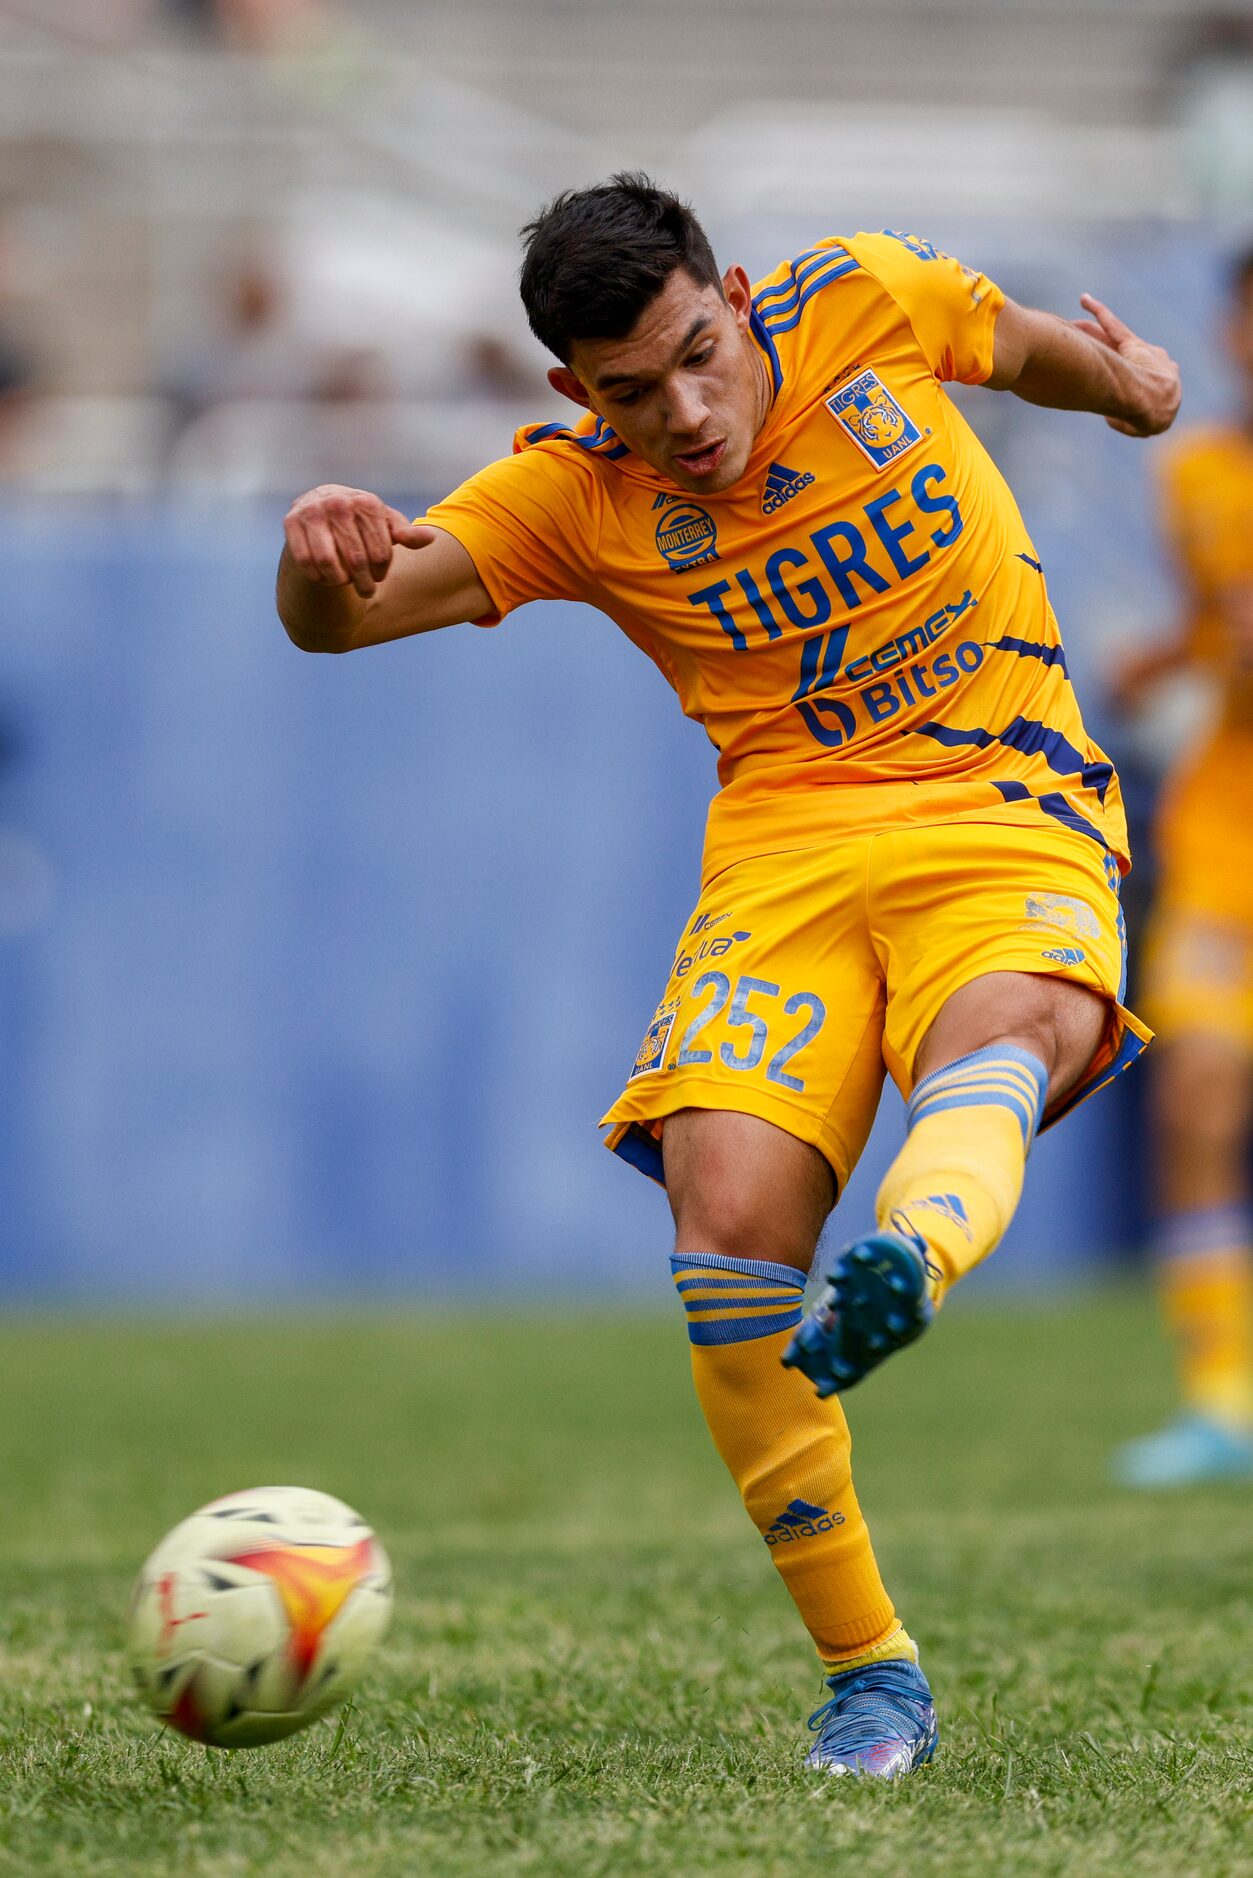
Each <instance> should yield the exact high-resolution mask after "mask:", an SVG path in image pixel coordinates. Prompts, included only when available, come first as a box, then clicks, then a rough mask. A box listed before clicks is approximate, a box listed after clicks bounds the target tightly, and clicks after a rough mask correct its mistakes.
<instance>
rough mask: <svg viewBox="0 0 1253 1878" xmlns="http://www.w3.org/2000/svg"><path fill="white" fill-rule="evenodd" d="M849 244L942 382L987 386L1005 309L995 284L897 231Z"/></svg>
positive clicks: (860, 237) (856, 237) (918, 239)
mask: <svg viewBox="0 0 1253 1878" xmlns="http://www.w3.org/2000/svg"><path fill="white" fill-rule="evenodd" d="M844 245H845V247H846V248H847V249H848V251H849V253H850V254H852V255H854V256H855V257H856V259H857V261H858V262H859V263H860V265H861V266H862V267H863V268H864V269H865V270H866V272H867V273H868V274H870V275H872V276H873V278H874V279H875V280H877V281H878V283H879V285H880V286H881V287H882V288H883V290H884V292H885V293H889V294H890V295H891V296H892V298H893V300H895V301H896V303H897V305H898V306H899V307H900V309H901V311H902V312H903V313H904V315H905V317H906V318H907V319H908V321H909V323H910V325H911V326H912V327H913V330H914V336H915V338H916V339H917V341H918V344H919V345H920V346H921V347H922V350H923V352H924V353H925V354H926V357H927V362H928V364H929V365H930V367H931V369H932V371H933V372H934V373H935V375H936V377H937V378H939V379H942V380H944V381H945V382H949V381H952V380H956V381H957V382H958V383H960V384H963V385H981V384H982V383H983V381H984V379H985V378H987V376H988V374H989V373H990V372H991V370H992V357H993V351H992V349H993V340H994V337H995V333H996V316H997V314H998V313H999V312H1000V310H1001V308H1002V307H1003V306H1004V304H1005V295H1004V294H1003V293H1002V292H1001V290H1000V288H999V287H998V286H997V285H996V284H995V282H993V281H990V280H989V279H988V277H987V275H986V274H980V273H978V272H977V271H976V270H975V269H974V268H971V267H965V266H964V265H963V264H962V262H960V261H957V260H954V258H953V256H952V255H951V254H944V253H943V252H942V251H941V250H940V249H939V248H936V247H933V246H932V244H931V243H930V242H929V241H923V240H922V239H921V237H920V236H918V235H902V234H900V233H898V232H897V230H896V229H892V228H885V229H883V230H882V231H881V232H880V233H879V234H877V235H867V234H861V235H854V236H853V237H852V239H851V240H849V241H846V242H845V243H844Z"/></svg>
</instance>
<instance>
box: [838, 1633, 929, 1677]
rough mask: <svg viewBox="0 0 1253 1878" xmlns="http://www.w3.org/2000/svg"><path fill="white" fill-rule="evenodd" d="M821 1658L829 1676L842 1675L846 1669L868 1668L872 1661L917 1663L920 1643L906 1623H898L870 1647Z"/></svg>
mask: <svg viewBox="0 0 1253 1878" xmlns="http://www.w3.org/2000/svg"><path fill="white" fill-rule="evenodd" d="M819 1660H820V1662H821V1663H822V1667H823V1669H824V1670H825V1671H826V1673H827V1674H828V1675H829V1676H842V1675H843V1674H844V1671H845V1670H846V1669H866V1668H868V1667H869V1665H870V1664H871V1663H890V1662H902V1661H903V1662H906V1663H913V1664H915V1665H916V1664H917V1662H918V1645H917V1644H916V1643H915V1642H914V1640H913V1638H912V1637H911V1636H910V1634H909V1632H908V1631H907V1630H906V1628H905V1626H904V1624H897V1625H896V1626H895V1627H894V1628H893V1629H892V1630H891V1631H890V1632H889V1634H888V1635H887V1636H886V1637H884V1638H883V1640H882V1642H880V1643H872V1644H871V1645H870V1646H869V1648H868V1649H865V1650H856V1651H854V1652H853V1653H852V1654H851V1655H849V1656H822V1657H820V1658H819Z"/></svg>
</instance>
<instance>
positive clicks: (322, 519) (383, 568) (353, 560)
mask: <svg viewBox="0 0 1253 1878" xmlns="http://www.w3.org/2000/svg"><path fill="white" fill-rule="evenodd" d="M283 532H284V534H285V535H286V537H287V551H288V553H289V554H290V555H291V558H292V560H293V561H294V562H295V563H296V566H297V567H298V568H299V569H300V571H301V573H302V574H304V575H305V576H306V577H307V578H308V579H309V580H320V581H324V582H325V583H326V585H327V586H329V587H347V586H352V587H355V588H356V590H357V592H358V593H359V594H360V595H361V598H362V599H363V600H368V599H369V598H370V596H371V594H373V592H374V590H375V588H376V586H377V585H378V583H379V581H381V580H382V579H383V576H384V575H385V574H386V572H387V570H388V568H389V567H390V566H391V564H392V552H393V550H394V548H395V547H396V546H397V545H399V546H400V547H402V548H424V547H426V545H427V543H428V542H430V541H433V540H434V539H435V532H434V530H433V529H430V528H424V527H422V526H421V525H420V524H414V523H411V522H410V521H409V518H408V516H406V515H402V514H401V513H400V510H399V509H391V508H388V506H387V504H386V502H384V501H383V499H382V497H381V496H375V495H371V494H370V492H369V490H368V489H346V488H344V487H343V485H342V484H340V483H321V484H319V486H318V487H317V488H316V489H310V490H309V491H308V493H307V494H305V495H303V496H298V497H297V499H296V501H295V502H293V503H292V505H291V507H290V509H288V511H287V514H286V517H285V518H284V521H283Z"/></svg>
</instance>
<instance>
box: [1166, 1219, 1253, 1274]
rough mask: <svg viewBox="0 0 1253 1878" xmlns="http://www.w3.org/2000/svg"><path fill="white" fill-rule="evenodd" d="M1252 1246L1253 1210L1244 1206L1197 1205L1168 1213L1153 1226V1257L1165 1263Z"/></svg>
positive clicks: (1204, 1256) (1199, 1257) (1200, 1257)
mask: <svg viewBox="0 0 1253 1878" xmlns="http://www.w3.org/2000/svg"><path fill="white" fill-rule="evenodd" d="M1250 1245H1253V1210H1251V1209H1250V1208H1249V1207H1247V1206H1243V1205H1235V1206H1198V1207H1189V1208H1188V1209H1187V1210H1186V1211H1184V1212H1179V1213H1168V1214H1167V1215H1166V1216H1165V1217H1164V1218H1163V1219H1159V1220H1158V1222H1157V1225H1156V1226H1155V1227H1154V1229H1153V1240H1152V1246H1153V1256H1154V1257H1155V1258H1158V1259H1162V1260H1164V1261H1165V1262H1167V1263H1168V1264H1174V1263H1175V1262H1176V1261H1180V1262H1182V1261H1186V1260H1188V1259H1202V1258H1206V1257H1207V1256H1209V1255H1210V1254H1212V1253H1214V1252H1234V1251H1239V1250H1241V1249H1243V1248H1244V1247H1247V1246H1250Z"/></svg>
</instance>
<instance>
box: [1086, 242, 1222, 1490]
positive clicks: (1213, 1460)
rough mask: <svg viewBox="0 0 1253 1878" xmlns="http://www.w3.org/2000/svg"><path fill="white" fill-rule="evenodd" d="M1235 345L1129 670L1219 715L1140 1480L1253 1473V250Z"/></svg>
mask: <svg viewBox="0 0 1253 1878" xmlns="http://www.w3.org/2000/svg"><path fill="white" fill-rule="evenodd" d="M1227 348H1228V352H1229V355H1230V357H1231V360H1232V362H1233V364H1234V366H1235V369H1236V372H1237V375H1238V378H1239V382H1240V407H1239V410H1238V413H1237V414H1236V415H1235V416H1234V417H1233V419H1232V420H1231V422H1229V423H1227V424H1214V425H1207V426H1205V427H1204V428H1198V429H1194V430H1192V431H1190V432H1189V433H1188V434H1187V435H1186V436H1184V437H1182V438H1181V439H1180V440H1179V442H1178V444H1176V445H1175V446H1174V447H1173V448H1172V450H1171V452H1170V455H1169V457H1168V459H1167V462H1166V473H1165V485H1164V517H1163V520H1164V526H1165V531H1166V534H1167V537H1168V539H1169V541H1170V545H1171V548H1172V550H1173V553H1174V556H1175V560H1176V562H1177V565H1178V568H1179V572H1180V576H1181V581H1182V586H1183V612H1182V618H1181V621H1180V629H1179V631H1178V633H1177V635H1176V637H1175V638H1174V639H1173V640H1171V641H1169V642H1168V643H1166V644H1163V645H1160V646H1155V647H1150V648H1149V649H1147V650H1146V651H1145V652H1143V653H1141V654H1140V656H1139V657H1137V658H1136V659H1135V660H1134V661H1132V662H1131V663H1130V664H1129V665H1128V667H1127V668H1126V670H1125V671H1124V672H1123V674H1122V675H1121V680H1120V684H1119V687H1118V692H1119V698H1120V701H1121V703H1122V704H1123V705H1124V706H1125V707H1126V708H1128V709H1131V708H1134V707H1135V705H1136V704H1137V703H1138V702H1139V701H1140V700H1141V699H1142V698H1143V697H1144V695H1145V694H1146V693H1147V692H1148V691H1149V690H1150V689H1151V688H1152V687H1153V686H1155V685H1157V684H1160V683H1162V682H1164V681H1166V680H1168V679H1169V678H1170V677H1171V676H1172V675H1177V674H1179V673H1181V672H1184V671H1187V670H1189V669H1195V668H1200V669H1201V670H1203V671H1204V672H1206V673H1208V674H1210V675H1211V677H1212V679H1213V681H1214V684H1215V687H1216V690H1217V692H1218V694H1219V714H1218V721H1217V724H1216V726H1215V728H1214V729H1213V730H1212V732H1211V734H1210V735H1209V736H1208V737H1207V738H1206V739H1205V741H1204V742H1203V743H1202V745H1201V747H1200V749H1198V750H1194V751H1192V752H1191V753H1190V754H1189V755H1188V756H1187V757H1185V758H1184V760H1183V761H1182V762H1181V763H1180V764H1179V765H1178V767H1177V768H1176V770H1175V771H1174V772H1173V774H1172V775H1171V776H1170V777H1169V778H1168V780H1167V783H1166V785H1165V790H1164V793H1163V798H1162V803H1161V807H1160V811H1159V819H1158V826H1157V849H1158V864H1159V868H1160V879H1159V886H1158V900H1157V907H1156V913H1155V917H1154V920H1153V923H1152V927H1151V932H1150V943H1149V947H1148V952H1147V956H1146V971H1145V992H1146V1008H1147V1012H1148V1015H1149V1018H1150V1021H1151V1022H1152V1023H1153V1024H1154V1026H1155V1028H1156V1029H1157V1031H1158V1032H1159V1034H1160V1037H1161V1042H1162V1045H1163V1047H1162V1048H1161V1050H1160V1052H1159V1053H1158V1054H1157V1058H1156V1063H1155V1066H1154V1072H1153V1124H1154V1133H1155V1153H1154V1167H1155V1171H1156V1177H1157V1206H1158V1225H1157V1229H1156V1235H1155V1246H1154V1252H1155V1261H1156V1269H1157V1274H1158V1283H1159V1285H1160V1288H1161V1297H1162V1303H1163V1307H1164V1311H1165V1316H1166V1321H1167V1323H1168V1325H1169V1327H1170V1330H1171V1332H1172V1334H1173V1337H1174V1340H1175V1346H1176V1351H1177V1360H1178V1368H1179V1383H1180V1394H1181V1396H1182V1400H1183V1409H1182V1413H1181V1414H1180V1415H1179V1416H1177V1418H1176V1419H1175V1420H1173V1421H1172V1422H1170V1423H1169V1424H1168V1426H1167V1427H1165V1428H1163V1429H1161V1430H1159V1431H1158V1432H1157V1433H1156V1434H1151V1435H1147V1436H1145V1437H1143V1438H1142V1439H1140V1440H1138V1441H1133V1442H1130V1443H1128V1445H1127V1446H1126V1447H1124V1448H1122V1449H1120V1450H1119V1452H1118V1453H1117V1455H1116V1456H1115V1468H1116V1471H1117V1473H1118V1475H1119V1476H1120V1478H1122V1479H1123V1480H1125V1481H1127V1482H1128V1483H1130V1484H1131V1485H1135V1486H1142V1487H1155V1486H1174V1485H1182V1484H1186V1483H1187V1482H1189V1481H1193V1480H1205V1479H1209V1478H1214V1477H1220V1476H1223V1475H1233V1474H1234V1475H1241V1476H1244V1477H1247V1478H1253V1214H1251V1212H1250V1204H1249V1198H1250V1196H1249V1156H1250V1150H1251V1148H1253V250H1250V251H1249V252H1248V253H1247V254H1245V255H1244V256H1243V257H1242V258H1241V259H1240V261H1239V262H1238V263H1237V264H1236V266H1235V268H1234V269H1233V271H1232V278H1231V302H1230V306H1229V309H1228V316H1227Z"/></svg>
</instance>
